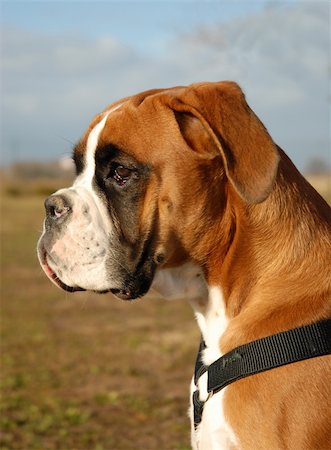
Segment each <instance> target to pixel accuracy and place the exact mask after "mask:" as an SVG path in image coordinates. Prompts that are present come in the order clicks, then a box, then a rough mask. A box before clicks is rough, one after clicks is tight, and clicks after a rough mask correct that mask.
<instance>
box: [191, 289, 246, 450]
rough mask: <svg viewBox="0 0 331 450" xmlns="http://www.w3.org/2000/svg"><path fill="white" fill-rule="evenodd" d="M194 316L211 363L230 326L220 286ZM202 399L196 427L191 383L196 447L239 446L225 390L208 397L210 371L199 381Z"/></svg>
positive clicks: (202, 449) (205, 356) (218, 354)
mask: <svg viewBox="0 0 331 450" xmlns="http://www.w3.org/2000/svg"><path fill="white" fill-rule="evenodd" d="M195 315H196V318H197V321H198V324H199V327H200V330H201V333H202V336H203V339H204V341H205V343H206V349H205V350H204V352H203V355H202V359H203V362H204V364H205V365H207V366H208V365H210V364H211V363H213V362H214V361H216V360H217V359H218V358H220V357H221V356H222V354H221V351H220V346H219V343H220V338H221V336H222V334H223V333H224V331H225V329H226V327H227V319H226V316H225V310H224V302H223V296H222V292H221V290H220V289H219V288H218V287H211V288H209V300H208V305H207V307H206V309H205V311H201V310H198V309H196V311H195ZM198 387H199V393H200V400H201V401H203V402H205V404H204V410H203V414H202V420H201V423H200V424H199V425H198V427H197V428H196V429H195V428H194V424H193V404H192V394H193V392H194V391H195V389H196V387H195V384H194V380H193V379H192V383H191V407H190V419H191V430H192V433H191V438H192V447H193V449H194V450H221V449H222V450H224V449H230V448H239V446H238V443H237V439H236V437H235V435H234V433H233V431H232V429H231V427H230V426H229V424H228V423H227V421H226V420H225V417H224V412H223V397H224V393H225V389H223V390H222V391H220V392H218V393H217V394H215V395H213V396H212V397H211V398H209V399H208V400H207V398H208V392H207V373H205V374H203V375H202V376H201V377H200V378H199V381H198Z"/></svg>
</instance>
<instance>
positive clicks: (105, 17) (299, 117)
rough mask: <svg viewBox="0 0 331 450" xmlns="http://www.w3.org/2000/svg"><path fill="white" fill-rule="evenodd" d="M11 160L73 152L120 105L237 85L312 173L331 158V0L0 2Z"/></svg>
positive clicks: (5, 136) (4, 142) (5, 158)
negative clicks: (212, 84) (155, 91)
mask: <svg viewBox="0 0 331 450" xmlns="http://www.w3.org/2000/svg"><path fill="white" fill-rule="evenodd" d="M1 13H2V14H1V21H2V36H1V38H2V63H3V64H2V89H1V97H2V106H1V117H2V132H1V148H2V152H1V160H2V163H5V164H8V163H11V162H15V161H16V160H27V159H37V160H50V159H57V158H59V157H61V156H63V155H67V154H70V152H71V145H69V144H68V141H70V142H74V141H76V140H77V139H78V138H79V136H80V134H81V133H82V132H83V131H84V128H85V127H86V126H87V124H88V122H89V120H90V119H91V118H92V117H93V116H94V115H95V114H96V113H97V112H98V111H100V110H101V109H103V108H104V107H105V106H106V105H107V104H109V103H110V102H112V101H114V100H116V99H118V98H120V97H122V96H126V95H128V94H132V93H134V92H138V91H140V90H143V89H147V88H152V87H165V86H171V85H174V84H188V83H191V82H194V81H201V80H210V81H216V80H220V79H234V80H236V81H237V82H239V84H241V86H242V87H243V89H244V90H245V92H246V96H247V99H248V101H249V103H250V105H251V106H252V107H253V109H254V110H255V111H256V112H257V114H258V115H259V116H260V118H261V119H262V121H263V122H264V123H265V124H266V126H267V127H268V128H269V130H270V132H271V134H272V135H273V137H274V138H275V140H276V142H277V143H279V144H280V145H281V146H283V147H284V148H285V150H286V151H287V152H288V153H289V155H290V157H291V158H292V159H293V160H294V162H295V163H296V164H297V165H299V167H300V168H302V169H303V168H304V167H305V166H306V165H307V163H308V162H309V160H310V159H311V158H313V157H321V158H323V159H324V160H325V161H329V159H330V132H329V128H330V122H329V113H330V107H329V100H330V97H329V74H330V66H331V64H330V61H329V50H330V42H329V29H330V23H329V2H327V1H305V2H295V1H292V2H289V1H287V2H278V1H273V2H268V1H258V2H250V1H235V0H233V1H227V2H224V1H218V2H209V1H199V2H189V1H180V2H170V1H163V2H158V1H154V2H152V1H150V2H141V1H135V2H126V1H122V2H76V1H74V2H64V1H51V2H49V1H47V2H46V1H45V2H29V1H24V2H15V1H12V0H11V1H3V2H2V3H1Z"/></svg>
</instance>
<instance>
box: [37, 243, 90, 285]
mask: <svg viewBox="0 0 331 450" xmlns="http://www.w3.org/2000/svg"><path fill="white" fill-rule="evenodd" d="M48 257H49V255H48V253H47V251H46V249H45V248H42V249H41V265H42V267H43V269H44V271H45V273H46V275H47V276H48V277H49V278H50V279H51V280H52V281H53V283H54V284H56V285H57V286H58V287H60V288H61V289H63V290H64V291H67V292H76V291H85V289H83V288H81V287H79V286H68V285H67V284H65V283H63V281H62V280H60V278H59V277H58V276H57V275H56V273H55V272H54V270H53V269H52V268H51V266H50V265H49V263H48Z"/></svg>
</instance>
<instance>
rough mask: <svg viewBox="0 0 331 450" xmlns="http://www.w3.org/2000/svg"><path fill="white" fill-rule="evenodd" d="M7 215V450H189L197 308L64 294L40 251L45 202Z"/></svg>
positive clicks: (6, 207)
mask: <svg viewBox="0 0 331 450" xmlns="http://www.w3.org/2000/svg"><path fill="white" fill-rule="evenodd" d="M14 194H15V193H14ZM1 206H2V207H1V247H2V248H1V254H2V258H1V266H2V267H1V284H2V286H1V317H2V319H1V394H2V395H1V417H0V420H1V441H0V442H1V443H0V448H1V450H48V449H50V450H51V449H52V450H53V449H57V450H134V449H135V450H136V449H137V450H139V449H141V450H148V449H150V450H187V449H189V448H190V446H189V421H188V418H187V408H188V402H189V383H190V378H191V375H192V370H193V366H194V360H195V352H196V349H197V346H198V341H199V331H198V328H197V325H196V324H195V320H194V317H193V312H192V310H191V308H190V306H189V305H188V304H187V303H186V302H185V301H178V302H166V301H159V300H144V299H141V300H138V301H134V302H123V301H121V300H118V299H116V298H113V297H112V296H111V295H110V294H106V295H103V296H101V295H95V294H89V293H76V294H67V293H65V292H62V291H60V290H59V289H57V288H56V287H55V286H53V285H52V284H51V283H50V282H49V281H48V280H47V279H46V277H45V275H44V274H43V273H42V271H41V269H40V267H39V264H38V262H37V257H36V252H35V247H36V241H37V239H38V237H39V235H40V231H41V229H42V218H43V198H42V197H41V196H33V195H29V196H22V195H13V193H12V194H11V196H9V195H5V196H2V205H1Z"/></svg>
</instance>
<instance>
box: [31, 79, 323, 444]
mask: <svg viewBox="0 0 331 450" xmlns="http://www.w3.org/2000/svg"><path fill="white" fill-rule="evenodd" d="M298 132H299V130H298ZM73 157H74V161H75V164H76V169H77V178H76V180H75V182H74V184H73V185H72V186H71V187H70V188H65V189H61V190H59V191H57V192H55V193H54V194H53V195H51V196H50V197H49V198H48V199H46V201H45V208H46V219H45V222H44V232H43V234H42V236H41V238H40V240H39V243H38V255H39V259H40V263H41V266H42V268H43V269H44V271H45V273H46V275H47V276H48V277H49V278H50V279H51V280H52V281H53V283H55V284H56V285H57V286H59V287H60V288H62V289H65V290H67V291H72V292H73V291H77V290H91V291H96V292H112V293H113V294H114V295H116V296H118V297H120V298H122V299H125V300H131V299H135V298H138V297H141V296H143V295H145V294H147V293H148V291H149V290H150V288H151V289H153V292H154V293H155V292H157V293H158V294H159V295H160V296H163V297H167V298H175V297H183V296H185V297H186V298H188V299H189V300H190V302H191V304H192V305H193V308H194V310H195V314H196V317H197V321H198V325H199V327H200V328H201V333H202V337H203V346H202V347H201V353H200V354H199V358H198V360H199V367H198V369H199V370H198V371H200V372H199V374H198V375H196V376H195V377H194V379H193V380H192V384H191V389H192V396H191V406H190V416H191V424H192V435H191V437H192V447H193V448H194V449H199V450H215V449H217V450H218V449H227V448H236V449H252V450H257V449H263V450H265V449H268V450H271V449H275V450H276V449H277V450H278V449H291V450H295V449H298V450H299V449H300V450H303V449H307V450H308V449H316V450H317V449H318V450H322V449H325V450H326V449H329V448H331V427H330V423H331V388H330V386H331V383H330V379H331V362H330V356H327V355H323V356H321V355H322V352H320V353H318V352H317V353H316V349H315V350H314V348H315V347H314V345H315V344H314V345H313V343H312V341H310V338H309V337H307V339H306V337H305V336H306V334H304V335H301V334H300V335H299V336H303V337H302V338H300V339H301V340H300V339H299V343H298V345H299V348H298V349H296V352H297V353H298V354H299V356H300V355H301V353H300V352H301V350H302V349H301V344H302V348H303V349H304V351H307V352H308V353H307V354H308V356H307V355H306V354H305V353H304V354H305V355H306V356H305V357H304V358H303V357H301V358H299V357H298V358H296V359H295V361H296V362H293V361H287V360H286V361H285V362H283V363H282V364H277V365H278V366H279V367H275V368H272V370H269V369H270V367H269V368H268V370H266V368H265V367H264V368H263V370H260V369H259V370H257V371H255V372H254V373H255V374H252V373H250V374H248V375H249V376H246V375H245V377H244V375H243V373H242V372H239V376H238V378H242V379H236V380H232V381H233V382H231V384H229V383H226V384H227V386H226V387H225V388H223V389H219V390H213V389H210V385H211V383H212V381H211V379H210V377H211V369H210V368H209V366H211V365H212V364H213V363H215V361H216V360H218V359H219V358H220V357H222V355H224V354H227V353H228V352H231V351H233V350H235V351H234V352H232V353H231V357H229V358H228V357H227V358H226V362H224V361H225V359H222V360H221V361H223V366H224V367H230V366H229V365H231V364H237V363H238V364H242V367H245V364H244V361H243V359H242V360H241V362H238V361H240V358H244V357H245V349H246V348H250V347H249V346H250V345H253V346H254V345H256V344H254V342H255V341H256V340H259V341H258V342H261V341H260V340H261V339H262V340H263V339H264V338H267V337H271V338H270V339H273V336H276V337H275V340H276V341H277V339H278V338H277V335H278V334H279V333H282V332H287V330H293V329H295V330H297V329H299V327H303V326H306V325H308V326H310V325H311V324H313V325H312V326H315V324H316V323H317V324H319V323H323V327H324V325H325V323H326V324H329V323H330V322H325V320H326V319H329V318H330V316H331V277H330V267H331V245H330V244H331V213H330V208H329V206H328V205H327V203H326V202H325V201H324V200H323V199H322V198H321V197H320V196H319V194H318V193H317V192H316V191H315V190H314V189H313V188H312V187H311V186H310V185H309V183H308V182H307V181H306V180H305V179H304V178H303V177H302V175H301V174H300V173H299V172H298V170H297V169H296V168H295V166H294V165H293V163H292V162H291V161H290V159H289V158H288V157H287V156H286V154H285V153H284V152H283V150H282V149H281V148H279V147H278V146H277V145H276V144H275V142H274V141H273V140H272V138H271V137H270V135H269V133H268V131H267V130H266V129H265V127H264V126H263V124H262V123H261V121H260V120H259V119H258V117H257V116H256V115H255V114H254V112H253V111H252V110H251V109H250V108H249V106H248V105H247V103H246V101H245V97H244V95H243V93H242V91H241V89H240V88H239V87H238V85H236V84H235V83H233V82H219V83H197V84H193V85H191V86H188V87H176V88H172V89H158V90H150V91H147V92H143V93H140V94H138V95H134V96H132V97H128V98H126V99H123V100H121V101H119V102H117V103H115V104H113V105H111V106H110V107H109V108H107V109H106V110H105V111H103V112H102V113H100V114H98V115H97V116H96V117H95V118H94V119H93V120H92V122H91V124H90V125H89V127H88V129H87V130H86V132H85V134H84V135H83V137H82V138H81V140H80V141H79V142H78V144H77V145H76V146H75V148H74V155H73ZM153 295H154V294H153ZM321 321H322V322H321ZM318 326H319V325H318ZM328 326H329V325H328ZM178 327H180V324H178ZM300 330H301V328H300ZM304 330H306V328H304ZM308 330H311V328H309V329H308ZM318 330H320V328H318ZM322 330H324V328H323V329H322ZM305 332H306V331H305ZM309 332H310V331H309ZM291 333H292V331H291ZM293 333H297V332H296V331H294V332H293ZM307 333H308V332H307ZM323 333H324V332H318V333H317V335H318V336H317V337H316V339H318V343H319V342H320V341H321V345H324V346H325V345H326V346H327V345H328V343H327V342H325V341H327V340H328V336H329V334H328V329H327V328H326V332H325V333H324V334H323ZM315 335H316V333H315ZM315 335H314V336H315ZM281 336H283V335H281ZM307 336H308V334H307ZM268 339H269V338H268ZM314 339H315V338H314ZM301 341H302V342H301ZM268 342H269V341H268ZM277 342H278V341H277ZM284 342H285V343H286V344H283V347H282V348H280V347H279V348H278V347H277V346H276V347H273V348H272V349H271V350H268V351H269V352H271V353H272V352H274V354H273V355H271V354H268V355H267V356H268V358H269V357H271V356H275V358H276V359H277V358H280V356H279V355H281V354H282V352H283V353H284V345H285V347H286V346H287V345H291V343H287V342H289V341H284ZM314 342H315V341H314ZM252 343H253V344H252ZM246 344H247V346H248V347H246ZM318 345H319V344H318ZM313 347H314V348H313ZM238 348H240V349H242V353H240V352H239V351H237V349H238ZM263 348H264V347H263ZM323 348H324V347H323ZM261 349H262V347H261ZM261 351H262V350H261ZM263 351H264V350H263ZM304 351H303V350H302V352H304ZM314 351H315V353H314ZM309 352H310V353H309ZM285 353H286V352H285ZM324 353H328V351H325V352H324ZM260 356H261V355H259V354H258V352H257V356H256V361H258V360H259V357H260ZM285 359H286V358H285ZM299 359H301V360H300V361H299ZM256 361H255V360H254V361H253V363H254V364H255V363H256ZM256 364H257V363H256ZM201 367H202V368H203V370H202V369H201ZM212 367H214V366H212ZM224 370H225V369H224ZM243 370H244V369H243ZM216 372H217V370H216ZM257 372H260V373H257ZM216 376H218V373H216ZM208 386H209V389H208ZM193 400H194V401H193ZM198 407H199V408H200V407H201V408H200V409H199V408H198Z"/></svg>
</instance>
